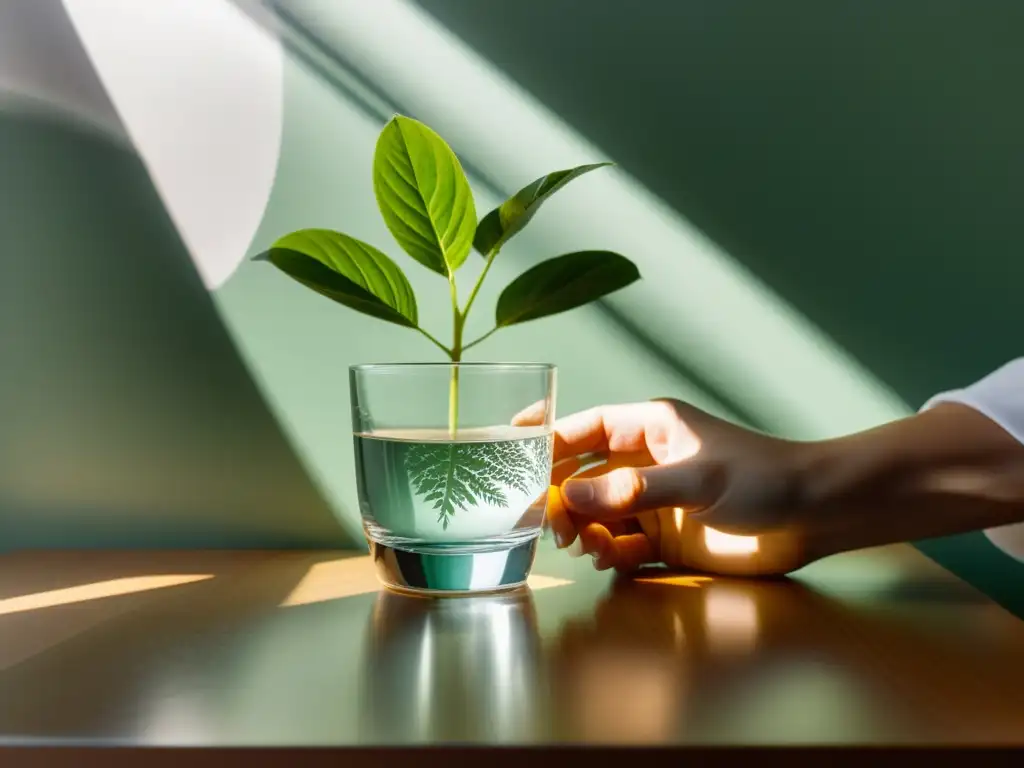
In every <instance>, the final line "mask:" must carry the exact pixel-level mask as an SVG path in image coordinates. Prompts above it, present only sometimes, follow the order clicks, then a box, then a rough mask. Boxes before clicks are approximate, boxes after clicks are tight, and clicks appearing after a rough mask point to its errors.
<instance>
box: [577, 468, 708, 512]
mask: <svg viewBox="0 0 1024 768" xmlns="http://www.w3.org/2000/svg"><path fill="white" fill-rule="evenodd" d="M707 486H708V483H707V482H706V479H705V469H704V468H703V467H702V466H700V465H699V464H696V463H692V462H682V463H679V464H668V465H663V466H648V467H628V466H626V467H618V468H616V469H613V470H612V471H611V472H608V473H607V474H602V475H599V476H597V477H590V478H586V477H583V478H572V479H569V480H567V481H566V482H565V483H563V485H562V489H561V502H562V506H564V507H565V509H566V510H567V511H568V513H570V514H571V515H573V516H576V517H578V518H583V519H589V520H593V521H598V522H603V521H610V520H619V519H622V518H624V517H632V516H634V515H637V514H639V513H641V512H648V511H651V510H656V509H660V508H662V507H700V506H702V505H703V504H704V503H705V502H706V501H707V500H708V498H709V496H710V494H709V490H710V489H709V488H708V487H707Z"/></svg>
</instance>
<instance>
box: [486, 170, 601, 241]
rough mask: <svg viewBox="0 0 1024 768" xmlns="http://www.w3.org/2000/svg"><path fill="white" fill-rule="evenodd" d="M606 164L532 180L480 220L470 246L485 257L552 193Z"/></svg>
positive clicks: (520, 226)
mask: <svg viewBox="0 0 1024 768" xmlns="http://www.w3.org/2000/svg"><path fill="white" fill-rule="evenodd" d="M606 165H611V163H591V164H590V165H579V166H576V167H575V168H569V169H567V170H564V171H554V172H553V173H549V174H548V175H547V176H541V177H540V178H539V179H535V180H534V181H533V182H531V183H530V184H527V185H526V186H525V187H523V188H522V189H520V190H519V191H518V192H516V193H515V194H514V195H512V197H510V198H509V199H508V200H506V201H505V202H504V203H502V204H501V205H499V206H498V207H497V208H495V209H494V210H493V211H491V212H490V213H488V214H487V215H486V216H484V217H483V219H481V220H480V223H479V224H478V225H477V228H476V235H475V237H474V239H473V247H474V248H476V250H477V251H479V252H480V253H481V254H483V255H484V256H487V255H488V254H489V253H490V252H491V249H492V248H494V246H495V245H497V244H498V243H499V242H501V243H505V242H507V241H508V240H509V239H511V238H512V236H513V235H514V234H516V232H518V231H519V230H521V229H522V228H523V227H525V226H526V225H527V224H528V223H529V221H530V219H532V218H533V215H534V214H535V213H536V212H537V209H538V208H540V206H541V203H543V202H544V201H545V200H547V199H548V198H549V197H551V196H552V195H553V194H555V192H557V191H558V190H560V189H561V188H562V187H564V186H565V185H566V184H568V183H569V182H570V181H572V180H573V179H578V178H579V177H580V176H582V175H583V174H585V173H588V172H590V171H593V170H596V169H598V168H603V167H604V166H606Z"/></svg>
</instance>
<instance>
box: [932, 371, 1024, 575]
mask: <svg viewBox="0 0 1024 768" xmlns="http://www.w3.org/2000/svg"><path fill="white" fill-rule="evenodd" d="M939 403H962V404H963V405H968V406H970V407H971V408H974V409H975V410H976V411H980V412H981V413H983V414H985V415H986V416H988V417H989V418H990V419H992V421H994V422H996V423H997V424H999V425H1000V426H1001V427H1002V428H1003V429H1005V430H1006V431H1007V432H1009V433H1010V434H1011V435H1013V436H1014V437H1015V438H1016V439H1017V440H1019V441H1020V442H1021V443H1024V357H1020V358H1017V359H1016V360H1013V361H1011V362H1009V363H1007V364H1006V365H1004V366H1003V367H1002V368H999V369H998V370H996V371H994V372H993V373H990V374H989V375H988V376H986V377H985V378H983V379H981V380H980V381H977V382H975V383H974V384H971V385H970V386H968V387H964V388H963V389H954V390H950V391H949V392H943V393H942V394H939V395H935V397H933V398H931V399H930V400H929V401H928V402H927V403H925V404H924V407H923V408H922V409H921V410H922V411H923V410H926V409H928V408H931V407H932V406H934V405H938V404H939ZM985 535H986V536H988V538H989V540H990V541H991V542H992V543H993V544H995V545H996V546H997V547H999V548H1000V549H1001V550H1003V551H1004V552H1006V554H1008V555H1010V556H1011V557H1014V558H1016V559H1017V560H1020V561H1021V562H1024V523H1017V524H1014V525H1006V526H1003V527H1002V528H990V529H989V530H987V531H985Z"/></svg>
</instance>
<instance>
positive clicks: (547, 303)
mask: <svg viewBox="0 0 1024 768" xmlns="http://www.w3.org/2000/svg"><path fill="white" fill-rule="evenodd" d="M639 279H640V270H638V269H637V268H636V265H635V264H634V263H633V262H631V261H630V260H629V259H627V258H626V257H625V256H620V255H619V254H617V253H612V252H611V251H578V252H576V253H567V254H565V255H564V256H557V257H556V258H553V259H548V260H547V261H543V262H541V263H540V264H538V265H537V266H535V267H532V268H531V269H528V270H526V271H525V272H524V273H523V274H521V275H520V276H519V277H517V278H516V279H515V280H513V281H512V282H511V283H509V285H508V286H507V287H506V288H505V290H504V291H502V292H501V296H499V297H498V307H497V310H496V312H495V324H496V325H497V326H498V327H499V328H500V327H503V326H506V325H514V324H516V323H523V322H526V321H527V320H535V319H537V318H538V317H547V316H548V315H556V314H558V313H559V312H565V311H567V310H570V309H575V308H576V307H580V306H583V305H584V304H589V303H590V302H591V301H594V300H595V299H599V298H601V297H602V296H606V295H607V294H609V293H612V292H613V291H617V290H619V289H620V288H625V287H626V286H627V285H629V284H630V283H633V282H634V281H636V280H639Z"/></svg>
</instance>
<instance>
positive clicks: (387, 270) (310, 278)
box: [256, 229, 419, 328]
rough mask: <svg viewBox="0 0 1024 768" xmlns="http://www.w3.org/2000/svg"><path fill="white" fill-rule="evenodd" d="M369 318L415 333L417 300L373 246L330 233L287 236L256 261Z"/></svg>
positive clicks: (314, 231) (397, 269) (394, 266)
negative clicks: (265, 263)
mask: <svg viewBox="0 0 1024 768" xmlns="http://www.w3.org/2000/svg"><path fill="white" fill-rule="evenodd" d="M256 258H257V259H262V260H266V261H269V262H271V263H272V264H273V265H274V266H275V267H277V268H278V269H280V270H281V271H282V272H284V273H285V274H286V275H288V276H289V277H291V278H292V279H294V280H296V281H298V282H300V283H302V284H303V285H305V286H306V287H308V288H312V289H313V290H314V291H316V292H318V293H320V294H322V295H324V296H326V297H327V298H329V299H333V300H334V301H336V302H338V303H339V304H344V305H345V306H347V307H350V308H351V309H355V310H357V311H359V312H362V313H363V314H366V315H372V316H373V317H376V318H379V319H381V320H386V321H388V322H389V323H396V324H398V325H404V326H406V327H409V328H416V327H417V323H418V322H419V319H418V316H417V310H416V295H415V294H414V293H413V290H412V286H411V285H409V281H408V279H406V277H405V274H404V273H403V272H402V269H401V268H400V267H399V266H398V265H397V264H395V262H393V261H392V260H391V259H389V258H388V257H387V256H385V255H384V254H383V253H381V252H380V251H378V250H377V249H376V248H374V247H373V246H372V245H368V244H366V243H364V242H361V241H359V240H356V239H355V238H354V237H349V236H348V235H343V234H342V233H341V232H332V231H331V230H328V229H302V230H299V231H298V232H292V233H291V234H290V235H285V236H284V237H282V238H281V239H279V240H278V241H277V242H275V243H274V244H273V245H272V246H271V247H270V250H268V251H266V252H265V253H262V254H260V255H259V256H257V257H256Z"/></svg>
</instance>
